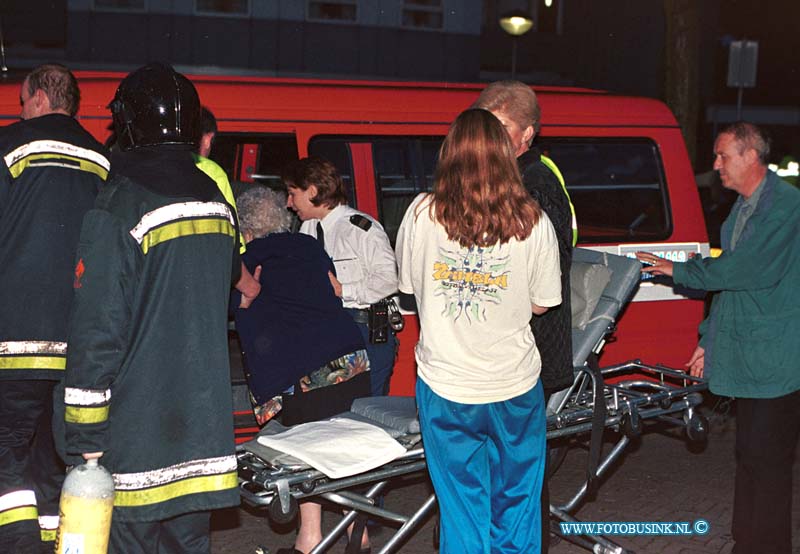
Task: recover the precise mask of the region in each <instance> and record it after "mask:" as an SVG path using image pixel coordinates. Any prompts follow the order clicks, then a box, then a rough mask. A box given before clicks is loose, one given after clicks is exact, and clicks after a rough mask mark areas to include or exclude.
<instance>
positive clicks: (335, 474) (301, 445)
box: [258, 418, 406, 479]
mask: <svg viewBox="0 0 800 554" xmlns="http://www.w3.org/2000/svg"><path fill="white" fill-rule="evenodd" d="M258 442H259V443H261V444H263V445H264V446H268V447H270V448H273V449H275V450H279V451H281V452H285V453H287V454H290V455H292V456H294V457H295V458H299V459H300V460H302V461H304V462H305V463H307V464H308V465H310V466H311V467H313V468H315V469H318V470H319V471H321V472H322V473H324V474H325V475H327V476H328V477H330V478H331V479H339V478H342V477H349V476H350V475H357V474H359V473H363V472H365V471H369V470H370V469H375V468H376V467H380V466H382V465H383V464H386V463H389V462H391V461H392V460H394V459H395V458H398V457H400V456H402V455H403V454H405V453H406V449H405V448H403V446H402V445H401V444H400V443H399V442H397V441H396V440H394V439H393V438H392V437H390V436H389V434H388V433H387V432H386V431H384V430H383V429H381V428H379V427H376V426H375V425H371V424H369V423H364V422H361V421H354V420H352V419H347V418H331V419H327V420H324V421H313V422H310V423H303V424H301V425H297V426H295V427H292V428H291V429H289V430H288V431H285V432H283V433H280V434H278V435H267V436H260V437H258Z"/></svg>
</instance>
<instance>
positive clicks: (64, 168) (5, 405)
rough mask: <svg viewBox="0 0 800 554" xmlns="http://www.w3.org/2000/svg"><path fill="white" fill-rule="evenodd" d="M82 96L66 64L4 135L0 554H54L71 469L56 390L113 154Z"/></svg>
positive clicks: (34, 82) (29, 84)
mask: <svg viewBox="0 0 800 554" xmlns="http://www.w3.org/2000/svg"><path fill="white" fill-rule="evenodd" d="M79 102H80V91H79V89H78V83H77V81H76V80H75V77H74V76H73V75H72V73H70V71H69V70H68V69H67V68H66V67H63V66H61V65H56V64H48V65H43V66H40V67H37V68H36V69H34V70H33V71H32V72H31V73H30V74H29V75H28V76H27V77H26V78H25V81H24V82H23V84H22V88H21V90H20V104H21V106H22V113H21V118H22V121H20V122H18V123H15V124H13V125H10V126H8V127H5V128H3V129H2V130H0V152H2V160H1V161H0V166H1V167H0V244H2V248H0V267H2V271H0V380H2V383H0V552H4V553H13V552H25V553H29V552H34V553H35V552H39V551H49V552H52V551H53V542H52V541H53V540H54V539H55V532H56V528H57V527H58V498H59V493H60V490H61V483H62V482H63V479H64V466H63V464H62V463H61V461H60V460H59V458H58V455H57V454H56V452H55V449H54V448H53V434H52V427H51V420H52V413H53V408H52V406H53V389H54V387H55V385H56V383H57V382H58V381H59V380H60V379H61V378H62V376H63V374H64V368H65V366H66V351H67V319H68V317H69V309H70V303H71V300H72V269H73V263H74V258H75V249H76V247H77V244H78V235H79V233H80V226H81V221H82V219H83V216H84V214H85V213H86V212H87V211H88V210H89V209H90V208H91V207H92V205H93V204H94V200H95V197H96V196H97V192H98V190H99V189H100V187H101V185H102V184H103V182H104V181H105V179H106V176H107V175H108V171H109V167H110V164H109V160H108V152H107V151H106V149H105V148H104V147H103V146H102V145H101V144H99V143H98V142H97V141H96V140H94V139H93V138H92V137H91V136H90V135H89V133H87V132H86V131H85V130H84V129H83V128H82V127H81V126H80V124H79V123H78V122H77V121H76V120H75V117H74V116H75V114H76V113H77V111H78V105H79Z"/></svg>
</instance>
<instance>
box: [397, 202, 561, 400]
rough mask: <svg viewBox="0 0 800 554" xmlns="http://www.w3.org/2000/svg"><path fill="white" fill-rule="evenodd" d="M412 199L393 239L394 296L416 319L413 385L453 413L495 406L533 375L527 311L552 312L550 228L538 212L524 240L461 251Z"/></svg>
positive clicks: (535, 361) (556, 287)
mask: <svg viewBox="0 0 800 554" xmlns="http://www.w3.org/2000/svg"><path fill="white" fill-rule="evenodd" d="M426 196H427V195H425V194H422V195H419V196H417V198H416V199H414V201H413V202H412V203H411V205H410V206H409V208H408V211H406V214H405V216H404V217H403V222H402V224H401V225H400V230H399V232H398V235H397V261H398V265H399V266H400V292H403V293H406V294H412V293H413V294H414V296H415V298H416V301H417V309H418V310H419V318H420V338H419V343H418V344H417V346H416V350H415V352H416V359H417V372H418V375H419V377H420V378H421V379H422V380H423V381H425V383H426V384H427V385H428V386H429V387H430V388H431V390H433V391H434V392H435V393H436V394H438V395H439V396H441V397H443V398H446V399H447V400H451V401H453V402H460V403H463V404H483V403H489V402H501V401H504V400H508V399H510V398H514V397H516V396H519V395H520V394H523V393H525V392H527V391H528V390H530V389H531V388H533V387H534V386H535V385H536V383H537V381H538V379H539V372H540V370H541V358H540V356H539V351H538V350H537V349H536V344H535V342H534V338H533V333H531V328H530V325H529V323H530V320H531V317H532V312H531V304H532V303H533V304H537V305H539V306H546V307H551V306H556V305H558V304H560V303H561V270H560V268H559V256H558V245H557V241H556V235H555V231H554V230H553V225H552V224H551V223H550V220H549V219H548V218H547V216H546V215H545V214H544V213H542V216H541V218H540V219H539V222H538V224H537V225H536V226H535V227H534V228H533V230H532V231H531V234H530V236H529V237H528V238H527V239H525V240H524V241H518V240H516V239H511V240H510V241H509V242H508V243H506V244H502V245H501V244H496V245H494V246H491V247H486V248H480V247H475V248H465V247H462V246H460V245H459V244H458V243H457V242H454V241H451V240H450V239H448V238H447V233H446V231H445V230H444V227H442V226H441V225H438V224H437V223H435V222H434V221H433V220H432V219H431V217H429V215H428V214H429V212H428V206H429V205H430V203H429V201H426Z"/></svg>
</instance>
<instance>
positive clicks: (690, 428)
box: [686, 413, 708, 442]
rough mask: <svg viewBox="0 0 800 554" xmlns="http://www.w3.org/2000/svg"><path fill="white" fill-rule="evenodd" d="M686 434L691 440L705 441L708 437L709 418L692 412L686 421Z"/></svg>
mask: <svg viewBox="0 0 800 554" xmlns="http://www.w3.org/2000/svg"><path fill="white" fill-rule="evenodd" d="M686 436H688V437H689V440H691V441H696V442H704V441H705V440H706V439H707V438H708V419H707V418H706V417H705V416H703V415H700V414H696V413H695V414H692V416H691V417H690V418H689V421H688V422H687V423H686Z"/></svg>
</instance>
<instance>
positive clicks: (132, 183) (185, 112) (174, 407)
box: [57, 64, 241, 554]
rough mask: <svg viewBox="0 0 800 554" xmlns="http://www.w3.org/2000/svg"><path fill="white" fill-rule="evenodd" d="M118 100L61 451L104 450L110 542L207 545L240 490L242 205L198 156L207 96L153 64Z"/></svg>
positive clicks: (76, 316) (146, 551)
mask: <svg viewBox="0 0 800 554" xmlns="http://www.w3.org/2000/svg"><path fill="white" fill-rule="evenodd" d="M110 107H111V112H112V116H113V120H114V127H115V131H116V134H117V137H118V144H119V146H120V149H119V151H117V152H114V154H113V157H112V164H113V167H114V173H113V175H112V177H111V179H110V180H109V183H108V185H107V187H106V188H105V189H104V191H103V192H102V193H101V194H100V195H99V196H98V199H97V203H96V205H95V208H94V209H93V210H91V211H90V212H89V213H88V214H87V216H86V218H85V221H84V225H83V229H82V232H81V240H80V246H79V248H78V253H77V262H76V266H75V267H76V269H75V281H74V289H75V301H74V309H73V312H72V316H71V318H70V333H69V338H70V341H71V343H70V349H69V355H68V357H67V371H66V375H65V380H64V391H63V397H62V398H63V403H61V404H60V405H59V406H57V407H58V408H59V412H60V414H59V415H62V414H63V415H62V417H63V422H64V425H65V427H66V433H65V444H64V445H63V450H64V451H65V452H64V454H65V456H66V458H67V461H68V462H75V461H79V460H80V458H81V457H82V458H83V459H87V460H88V459H92V458H98V457H100V456H102V459H101V463H102V464H103V465H104V466H105V467H106V468H108V469H109V471H111V473H112V475H113V477H114V482H115V485H116V493H115V497H114V511H113V517H112V526H111V538H110V545H109V552H112V553H117V554H120V553H125V554H156V553H166V552H192V553H208V552H209V551H210V545H209V523H210V511H211V510H213V509H216V508H223V507H227V506H234V505H237V504H238V503H239V494H238V490H237V477H236V457H235V455H234V444H233V419H232V405H231V394H230V369H229V361H228V335H227V323H228V322H227V303H228V296H229V291H230V285H231V282H232V280H233V281H235V280H236V279H238V275H237V274H236V273H238V270H239V268H240V267H241V260H240V259H239V254H238V244H237V242H238V241H237V236H238V231H237V229H236V224H235V217H234V215H233V212H232V210H231V209H230V207H229V205H228V204H227V203H226V202H225V201H224V199H223V196H222V194H221V193H220V192H219V190H218V189H217V187H216V186H215V184H214V182H213V181H212V180H211V179H210V178H208V177H207V176H206V175H205V174H204V173H202V172H201V171H200V170H199V169H197V167H196V166H195V160H194V157H193V151H194V149H195V148H196V146H197V142H198V140H199V138H200V102H199V99H198V96H197V91H196V90H195V88H194V86H193V85H192V84H191V82H190V81H189V80H188V79H187V78H186V77H184V76H183V75H181V74H180V73H177V72H175V71H174V70H173V69H172V68H171V67H169V66H166V65H162V64H150V65H147V66H144V67H142V68H140V69H138V70H136V71H134V72H133V73H131V74H130V75H128V76H127V77H126V78H125V79H124V80H123V81H122V83H121V84H120V86H119V88H118V89H117V92H116V95H115V97H114V100H113V101H112V102H111V105H110ZM57 436H58V433H57ZM87 517H89V516H88V515H87Z"/></svg>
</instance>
